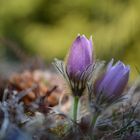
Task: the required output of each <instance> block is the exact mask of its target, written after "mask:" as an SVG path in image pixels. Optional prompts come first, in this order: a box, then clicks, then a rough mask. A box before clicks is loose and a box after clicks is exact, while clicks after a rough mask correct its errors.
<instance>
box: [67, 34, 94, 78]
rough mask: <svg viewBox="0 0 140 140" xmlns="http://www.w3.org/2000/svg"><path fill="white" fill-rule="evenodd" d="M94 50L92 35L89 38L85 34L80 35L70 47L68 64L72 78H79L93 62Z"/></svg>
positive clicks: (68, 70) (68, 71)
mask: <svg viewBox="0 0 140 140" xmlns="http://www.w3.org/2000/svg"><path fill="white" fill-rule="evenodd" d="M92 50H93V48H92V37H90V39H89V40H88V39H87V38H86V37H85V36H84V35H82V36H80V35H78V37H77V38H76V40H75V41H74V42H73V44H72V46H71V48H70V51H69V55H68V59H67V64H66V70H67V73H68V75H69V77H70V78H71V79H73V80H77V79H79V78H80V76H81V74H82V73H83V72H84V71H85V69H86V68H87V67H88V66H90V65H91V64H92V63H93V53H92Z"/></svg>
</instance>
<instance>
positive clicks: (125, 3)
mask: <svg viewBox="0 0 140 140" xmlns="http://www.w3.org/2000/svg"><path fill="white" fill-rule="evenodd" d="M78 33H80V34H85V35H86V36H87V37H90V35H92V36H93V42H94V47H95V52H96V57H97V58H98V59H104V60H107V61H109V60H110V59H111V58H112V57H113V58H115V59H116V60H123V61H124V62H125V63H126V64H130V66H131V69H132V74H131V79H134V78H135V77H136V76H137V75H138V70H139V69H140V0H106V1H105V0H0V72H1V73H3V72H5V70H7V69H8V70H15V69H16V68H17V67H18V66H19V65H20V64H21V63H22V62H23V61H25V60H26V59H27V57H28V58H31V57H34V56H38V57H40V58H42V59H43V60H44V61H45V63H46V65H47V64H50V63H51V62H52V61H53V59H54V58H55V57H57V58H59V59H63V58H64V57H65V55H66V53H67V51H68V48H69V47H70V46H71V44H72V42H73V40H74V39H75V38H76V36H77V34H78Z"/></svg>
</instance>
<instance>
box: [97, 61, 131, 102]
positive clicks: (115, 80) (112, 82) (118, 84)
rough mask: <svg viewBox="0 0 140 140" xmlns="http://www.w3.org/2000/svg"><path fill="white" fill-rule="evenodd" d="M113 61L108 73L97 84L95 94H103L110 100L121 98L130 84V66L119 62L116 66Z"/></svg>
mask: <svg viewBox="0 0 140 140" xmlns="http://www.w3.org/2000/svg"><path fill="white" fill-rule="evenodd" d="M112 64H113V59H112V61H111V62H110V63H109V65H108V68H107V70H106V72H105V73H104V74H103V75H102V77H100V79H98V80H97V81H96V82H95V94H96V96H97V95H99V94H103V96H104V97H107V98H108V99H112V98H116V97H118V96H120V95H121V94H122V92H123V90H124V88H125V86H126V85H127V83H128V79H129V72H130V68H129V66H125V65H124V64H123V63H122V62H121V61H118V62H117V63H116V64H115V65H114V66H112Z"/></svg>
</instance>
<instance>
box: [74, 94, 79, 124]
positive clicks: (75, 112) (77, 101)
mask: <svg viewBox="0 0 140 140" xmlns="http://www.w3.org/2000/svg"><path fill="white" fill-rule="evenodd" d="M78 103H79V97H78V96H74V106H73V120H74V122H77V111H78Z"/></svg>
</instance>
